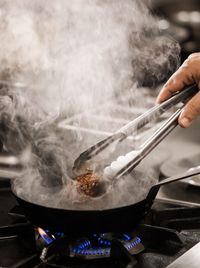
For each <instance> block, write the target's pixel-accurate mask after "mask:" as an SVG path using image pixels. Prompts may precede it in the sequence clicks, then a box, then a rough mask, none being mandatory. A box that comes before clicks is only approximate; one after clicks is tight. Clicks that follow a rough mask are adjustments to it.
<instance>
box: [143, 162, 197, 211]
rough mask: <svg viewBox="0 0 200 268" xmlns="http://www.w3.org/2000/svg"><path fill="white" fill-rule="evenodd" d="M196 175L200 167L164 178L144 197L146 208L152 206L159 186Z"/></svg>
mask: <svg viewBox="0 0 200 268" xmlns="http://www.w3.org/2000/svg"><path fill="white" fill-rule="evenodd" d="M198 174H200V166H197V167H193V168H191V169H189V170H187V171H186V172H184V173H181V174H178V175H175V176H172V177H169V178H166V179H164V180H162V181H161V182H159V183H157V184H155V185H154V186H152V187H151V189H150V191H149V193H148V195H147V197H146V208H147V209H149V208H150V207H151V205H152V204H153V201H154V199H155V198H156V195H157V193H158V191H159V190H160V187H161V186H163V185H165V184H169V183H172V182H175V181H179V180H183V179H186V178H189V177H192V176H195V175H198Z"/></svg>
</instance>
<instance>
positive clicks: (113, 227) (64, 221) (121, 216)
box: [12, 167, 200, 236]
mask: <svg viewBox="0 0 200 268" xmlns="http://www.w3.org/2000/svg"><path fill="white" fill-rule="evenodd" d="M198 174H200V167H195V168H194V169H192V170H190V171H187V172H185V173H182V174H179V175H177V176H173V177H170V178H167V179H165V180H163V181H161V182H159V183H157V184H155V185H154V186H153V187H152V188H151V189H150V191H149V193H148V194H147V197H146V199H144V200H142V201H140V202H138V203H135V204H132V205H129V206H124V207H118V208H113V209H105V210H67V209H59V208H51V207H45V206H41V205H38V204H36V203H31V202H29V201H26V200H24V199H22V198H21V197H19V196H17V194H16V192H15V190H14V187H12V190H13V193H14V195H15V196H16V198H17V200H18V202H19V204H20V205H22V207H23V209H24V212H25V215H26V216H27V218H28V219H29V220H30V221H31V222H32V223H33V224H34V225H36V226H39V227H41V228H44V229H49V230H51V231H62V232H67V233H68V234H69V235H73V236H76V235H85V234H87V233H91V232H94V233H104V232H111V231H112V232H123V231H129V230H130V231H131V230H133V229H134V227H135V226H136V225H137V224H138V222H139V221H140V220H141V219H142V218H143V217H144V215H145V214H146V213H148V211H149V210H150V208H151V206H152V204H153V202H154V199H155V197H156V195H157V193H158V191H159V189H160V186H162V185H165V184H168V183H172V182H175V181H178V180H181V179H184V178H188V177H191V176H194V175H198ZM52 198H53V197H52Z"/></svg>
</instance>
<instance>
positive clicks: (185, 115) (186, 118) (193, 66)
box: [156, 53, 200, 128]
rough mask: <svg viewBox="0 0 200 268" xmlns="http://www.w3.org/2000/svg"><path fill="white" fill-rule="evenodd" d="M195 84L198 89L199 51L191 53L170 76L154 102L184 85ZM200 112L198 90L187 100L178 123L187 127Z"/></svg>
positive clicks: (159, 101) (158, 101) (199, 79)
mask: <svg viewBox="0 0 200 268" xmlns="http://www.w3.org/2000/svg"><path fill="white" fill-rule="evenodd" d="M192 84H196V85H197V86H198V88H199V89H200V53H193V54H191V55H190V56H189V57H188V59H186V61H185V62H184V63H183V64H182V65H181V67H180V68H179V69H178V70H177V71H176V72H175V73H174V74H173V75H172V76H171V77H170V79H169V80H168V81H167V83H166V84H165V85H164V87H163V88H162V90H161V91H160V93H159V95H158V97H157V99H156V102H157V103H161V102H163V101H164V100H166V99H168V98H169V97H171V95H172V94H174V92H176V91H181V90H183V89H184V88H185V87H186V86H189V85H192ZM199 114H200V92H198V93H197V94H196V95H195V96H194V97H193V98H192V99H191V100H189V101H188V103H187V104H186V106H185V107H184V109H183V111H182V113H181V114H180V116H179V119H178V122H179V125H180V126H181V127H183V128H187V127H189V126H190V125H191V123H192V122H193V120H194V119H195V118H196V117H197V116H198V115H199Z"/></svg>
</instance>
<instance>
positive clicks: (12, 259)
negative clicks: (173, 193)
mask: <svg viewBox="0 0 200 268" xmlns="http://www.w3.org/2000/svg"><path fill="white" fill-rule="evenodd" d="M0 213H1V218H0V267H16V268H17V267H29V268H32V267H45V268H46V267H139V268H151V267H152V268H157V267H158V268H164V267H167V266H168V265H169V264H170V263H173V261H174V260H176V259H177V258H178V257H179V256H181V255H182V254H184V253H185V252H187V251H188V250H189V249H190V248H192V247H193V246H194V245H196V244H197V243H198V242H200V208H198V207H196V208H195V207H193V208H188V207H183V206H176V205H169V204H165V203H163V202H162V203H161V202H159V201H156V202H155V204H154V206H153V207H152V209H151V211H150V213H149V214H148V215H147V216H146V217H145V218H144V220H143V221H142V222H140V223H139V224H138V226H137V227H136V228H135V229H134V230H133V231H132V232H127V233H126V232H123V233H120V234H115V233H104V234H96V233H91V234H87V235H85V237H71V236H70V234H68V233H62V232H59V230H58V231H57V232H55V231H54V232H52V231H51V230H43V229H42V228H40V227H36V226H33V225H32V224H31V223H30V222H29V221H28V220H27V219H26V218H25V216H24V215H23V211H22V210H21V208H20V207H19V206H18V204H17V202H16V200H15V198H14V196H13V195H12V192H11V189H10V182H9V180H7V179H1V180H0ZM133 217H134V215H133ZM80 224H81V223H80ZM113 224H114V223H113Z"/></svg>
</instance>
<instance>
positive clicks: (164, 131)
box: [73, 85, 198, 177]
mask: <svg viewBox="0 0 200 268" xmlns="http://www.w3.org/2000/svg"><path fill="white" fill-rule="evenodd" d="M197 92H198V88H197V86H196V85H192V86H189V87H187V88H185V89H184V90H182V91H180V92H177V93H176V94H174V95H173V96H172V97H171V98H170V99H168V100H166V101H164V102H163V103H161V104H158V105H155V106H154V107H153V108H151V109H150V110H148V111H146V112H145V113H144V114H142V115H141V116H139V117H138V118H136V119H135V120H133V121H131V122H129V123H128V124H127V125H125V126H124V127H122V128H121V129H119V130H118V131H117V132H115V133H114V134H113V135H111V136H109V137H107V138H106V139H104V140H102V141H100V142H98V143H97V144H95V145H93V146H91V147H90V148H88V149H87V150H86V151H84V152H83V153H81V154H80V156H79V157H78V158H77V159H76V160H75V162H74V167H73V170H74V172H75V173H76V174H83V173H84V171H86V170H87V169H90V165H91V161H92V159H93V158H94V157H95V156H96V155H98V154H100V153H101V152H102V151H103V150H105V149H106V148H107V147H108V146H109V145H111V144H112V143H114V142H115V141H117V140H118V141H122V140H124V139H125V138H127V137H128V136H129V135H130V134H133V133H134V132H135V131H137V130H139V129H141V128H142V127H144V126H145V125H146V124H148V123H150V122H152V121H153V120H155V118H158V117H159V116H160V115H161V114H163V113H164V112H166V111H167V110H168V109H170V108H171V107H173V106H175V105H176V104H178V103H182V106H181V107H180V108H179V109H178V110H177V111H176V112H175V113H174V114H172V115H171V116H170V117H169V119H168V120H167V121H166V122H165V123H164V124H163V125H162V126H161V127H160V128H159V129H158V130H157V131H156V132H155V133H154V134H153V135H152V136H151V137H150V138H149V139H148V140H147V141H146V142H145V143H144V144H143V145H142V146H141V147H140V148H139V150H137V153H136V154H133V155H132V157H131V159H130V157H129V158H128V162H127V161H126V163H125V164H124V165H123V166H120V165H119V169H117V170H116V172H115V174H113V176H115V177H120V176H122V175H124V174H125V173H127V172H129V171H130V170H132V169H133V168H134V167H136V166H137V165H138V164H139V163H140V161H141V160H142V159H143V158H144V157H146V156H147V155H148V154H149V153H150V152H151V151H152V150H153V149H154V148H155V147H156V146H157V145H158V144H159V143H160V142H161V141H162V140H163V139H164V138H165V137H166V136H167V135H168V134H169V133H170V132H171V131H172V130H173V129H174V128H175V127H176V126H177V125H178V117H179V115H180V113H181V111H182V109H183V107H184V105H185V102H187V101H188V100H189V99H190V98H192V97H193V96H194V95H195V94H196V93H197ZM129 155H130V153H129Z"/></svg>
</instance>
